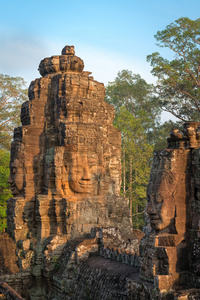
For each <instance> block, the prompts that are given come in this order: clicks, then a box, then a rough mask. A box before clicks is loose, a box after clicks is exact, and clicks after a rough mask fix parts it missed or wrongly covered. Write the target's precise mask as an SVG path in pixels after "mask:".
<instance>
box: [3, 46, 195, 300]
mask: <svg viewBox="0 0 200 300" xmlns="http://www.w3.org/2000/svg"><path fill="white" fill-rule="evenodd" d="M83 69H84V63H83V60H82V59H81V58H79V57H77V56H75V52H74V47H73V46H66V47H64V48H63V50H62V53H61V55H57V56H52V57H50V58H45V59H43V60H42V61H41V63H40V65H39V72H40V74H41V76H42V77H41V78H39V79H36V80H34V81H32V82H31V84H30V87H29V101H27V102H25V103H23V105H22V108H21V123H22V126H20V127H18V128H15V130H14V139H13V143H12V146H11V161H10V178H9V182H10V184H11V190H12V193H13V198H10V199H9V201H8V206H7V224H8V228H7V233H3V234H1V235H0V239H1V243H0V253H1V261H0V292H1V293H2V294H4V295H5V297H6V299H22V297H24V299H31V300H39V299H40V300H46V299H51V300H56V299H57V300H60V299H74V300H75V299H144V300H146V299H155V300H158V299H176V300H177V299H179V300H182V299H200V171H199V170H200V152H199V149H200V124H199V123H195V122H188V123H186V124H185V127H184V128H183V130H182V131H180V130H173V132H172V133H171V136H170V138H169V139H168V142H169V145H168V148H167V149H165V150H162V151H158V152H155V154H154V160H153V165H152V170H151V177H150V182H149V185H148V188H147V210H146V225H145V228H144V233H145V236H144V237H143V239H142V240H141V241H140V239H141V237H140V236H139V235H138V233H137V230H133V229H132V227H131V221H130V215H129V207H128V200H127V199H126V198H123V197H122V196H120V185H121V135H120V132H119V130H117V129H116V128H115V127H114V126H113V120H114V116H115V112H114V108H113V106H111V105H110V104H108V103H106V102H105V101H104V97H105V89H104V85H103V84H102V83H99V82H97V81H95V80H94V79H93V77H92V76H91V73H90V72H86V71H83ZM20 295H21V296H20Z"/></svg>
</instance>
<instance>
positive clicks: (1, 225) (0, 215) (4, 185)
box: [0, 149, 12, 232]
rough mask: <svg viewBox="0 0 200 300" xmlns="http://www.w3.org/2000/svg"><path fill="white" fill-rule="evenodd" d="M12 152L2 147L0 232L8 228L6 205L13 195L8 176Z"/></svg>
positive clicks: (0, 163)
mask: <svg viewBox="0 0 200 300" xmlns="http://www.w3.org/2000/svg"><path fill="white" fill-rule="evenodd" d="M9 160H10V153H9V152H8V151H7V150H3V149H0V232H2V231H4V230H5V228H6V225H7V224H6V207H7V200H8V199H9V198H10V197H12V194H11V190H10V185H9V183H8V177H9V173H10V169H9Z"/></svg>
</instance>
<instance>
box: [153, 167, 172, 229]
mask: <svg viewBox="0 0 200 300" xmlns="http://www.w3.org/2000/svg"><path fill="white" fill-rule="evenodd" d="M175 193H176V179H175V176H174V174H173V173H172V172H171V171H170V170H165V171H164V172H162V171H161V172H158V174H157V177H155V178H154V179H153V180H152V181H151V182H150V184H149V185H148V189H147V213H148V215H149V218H150V224H151V226H152V228H153V229H155V230H156V231H160V230H163V229H165V228H168V229H169V232H170V231H173V229H172V227H173V226H174V222H175V200H174V196H175Z"/></svg>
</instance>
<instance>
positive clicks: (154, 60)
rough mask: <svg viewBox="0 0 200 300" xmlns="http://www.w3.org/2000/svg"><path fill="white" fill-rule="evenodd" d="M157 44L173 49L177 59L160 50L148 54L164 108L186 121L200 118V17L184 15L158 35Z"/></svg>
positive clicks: (160, 102) (156, 36)
mask: <svg viewBox="0 0 200 300" xmlns="http://www.w3.org/2000/svg"><path fill="white" fill-rule="evenodd" d="M155 38H156V41H157V45H158V46H160V47H166V48H169V49H170V50H172V52H171V53H173V54H174V59H172V60H169V59H166V58H163V57H162V56H161V55H160V54H159V53H158V52H155V53H153V54H151V55H149V56H147V60H148V61H149V62H150V63H151V66H152V67H153V69H152V74H153V75H155V76H157V77H158V83H157V86H156V91H157V93H158V98H159V104H160V105H161V106H162V108H163V110H165V111H168V112H170V113H171V114H173V115H174V116H175V117H177V118H179V119H180V120H182V121H188V120H193V121H196V120H200V80H199V72H200V18H199V19H197V20H190V19H189V18H180V19H178V20H176V21H175V22H174V23H171V24H170V25H168V26H167V27H166V29H164V30H162V31H158V32H157V34H156V35H155Z"/></svg>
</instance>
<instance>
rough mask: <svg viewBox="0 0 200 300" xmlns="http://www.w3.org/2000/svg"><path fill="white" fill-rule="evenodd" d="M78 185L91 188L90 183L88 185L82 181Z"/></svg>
mask: <svg viewBox="0 0 200 300" xmlns="http://www.w3.org/2000/svg"><path fill="white" fill-rule="evenodd" d="M79 184H80V185H82V186H84V187H85V186H87V187H90V186H93V184H92V183H89V182H83V181H79Z"/></svg>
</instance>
